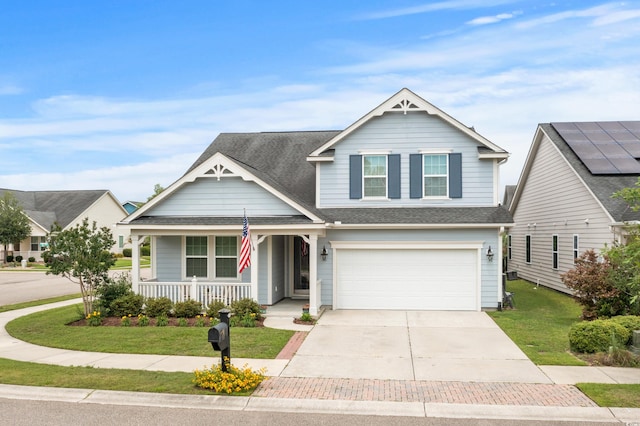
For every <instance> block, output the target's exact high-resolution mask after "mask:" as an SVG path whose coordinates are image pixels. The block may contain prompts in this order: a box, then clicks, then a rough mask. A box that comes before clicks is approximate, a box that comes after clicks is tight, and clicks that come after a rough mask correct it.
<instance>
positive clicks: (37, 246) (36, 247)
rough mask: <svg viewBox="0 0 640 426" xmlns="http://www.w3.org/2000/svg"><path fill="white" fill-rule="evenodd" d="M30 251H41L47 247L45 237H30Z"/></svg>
mask: <svg viewBox="0 0 640 426" xmlns="http://www.w3.org/2000/svg"><path fill="white" fill-rule="evenodd" d="M30 245H31V247H30V249H31V251H42V250H44V249H45V248H46V247H47V237H31V244H30Z"/></svg>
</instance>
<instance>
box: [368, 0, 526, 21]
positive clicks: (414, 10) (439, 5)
mask: <svg viewBox="0 0 640 426" xmlns="http://www.w3.org/2000/svg"><path fill="white" fill-rule="evenodd" d="M515 1H516V0H493V1H492V0H451V1H441V2H435V3H434V2H430V3H425V4H421V5H418V6H412V7H405V8H400V9H391V10H386V11H380V12H370V13H367V14H364V15H362V16H361V17H360V19H365V20H369V19H387V18H395V17H399V16H407V15H417V14H422V13H430V12H437V11H441V10H451V9H479V8H486V7H492V6H499V5H504V4H510V3H514V2H515Z"/></svg>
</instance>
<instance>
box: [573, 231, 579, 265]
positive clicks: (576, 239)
mask: <svg viewBox="0 0 640 426" xmlns="http://www.w3.org/2000/svg"><path fill="white" fill-rule="evenodd" d="M578 257H580V237H579V236H578V234H574V235H573V263H576V259H577V258H578Z"/></svg>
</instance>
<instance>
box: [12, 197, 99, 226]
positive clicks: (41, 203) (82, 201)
mask: <svg viewBox="0 0 640 426" xmlns="http://www.w3.org/2000/svg"><path fill="white" fill-rule="evenodd" d="M7 191H9V192H11V193H12V194H13V195H14V196H15V197H16V199H17V200H18V202H19V203H20V205H21V206H22V208H23V209H24V211H25V213H26V214H27V215H28V216H29V217H30V218H31V219H32V220H33V221H34V222H36V223H38V224H39V225H40V226H42V227H43V228H45V229H46V230H50V229H51V225H53V224H54V223H58V225H60V226H61V227H62V228H64V227H66V226H67V225H69V224H70V223H71V222H72V221H73V220H74V219H76V218H77V217H78V216H79V215H80V214H81V213H82V212H83V211H85V210H86V209H88V208H89V207H90V206H91V205H92V204H93V203H95V202H96V201H97V200H98V199H99V198H100V197H102V196H103V195H104V194H105V193H106V192H108V191H107V190H106V189H97V190H80V191H18V190H13V189H5V188H0V197H2V196H4V193H5V192H7Z"/></svg>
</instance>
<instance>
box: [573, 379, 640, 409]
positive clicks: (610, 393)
mask: <svg viewBox="0 0 640 426" xmlns="http://www.w3.org/2000/svg"><path fill="white" fill-rule="evenodd" d="M576 387H577V388H578V389H580V390H581V391H582V392H583V393H584V394H586V395H587V396H588V397H589V398H591V399H592V400H593V401H594V402H595V403H596V404H598V405H599V406H600V407H627V408H640V384H633V385H608V384H604V383H578V384H577V385H576Z"/></svg>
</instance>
